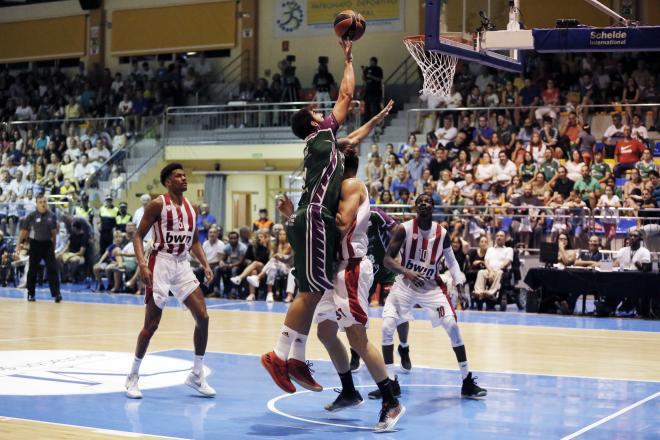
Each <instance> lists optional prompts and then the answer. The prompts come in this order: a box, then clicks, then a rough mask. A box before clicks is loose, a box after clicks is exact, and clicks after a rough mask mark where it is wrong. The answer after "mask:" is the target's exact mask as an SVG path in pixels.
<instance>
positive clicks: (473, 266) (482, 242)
mask: <svg viewBox="0 0 660 440" xmlns="http://www.w3.org/2000/svg"><path fill="white" fill-rule="evenodd" d="M487 251H488V237H486V236H485V235H481V236H479V237H478V240H477V246H476V247H473V248H471V249H470V250H469V251H468V253H467V263H466V269H465V278H466V280H467V283H468V284H469V285H470V286H471V287H472V293H473V294H474V282H475V281H476V280H477V273H478V272H479V271H480V270H482V269H485V268H486V263H485V262H484V259H485V258H486V252H487ZM475 299H476V297H475Z"/></svg>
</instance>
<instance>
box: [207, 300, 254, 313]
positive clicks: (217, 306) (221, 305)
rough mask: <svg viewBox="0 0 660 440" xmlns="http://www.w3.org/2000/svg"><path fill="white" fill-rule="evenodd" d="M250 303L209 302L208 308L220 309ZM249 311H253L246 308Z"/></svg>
mask: <svg viewBox="0 0 660 440" xmlns="http://www.w3.org/2000/svg"><path fill="white" fill-rule="evenodd" d="M248 304H250V303H244V302H236V303H229V304H211V305H210V306H209V305H208V304H207V305H206V308H207V309H219V308H220V307H233V306H243V305H248ZM246 311H247V312H251V311H252V310H246Z"/></svg>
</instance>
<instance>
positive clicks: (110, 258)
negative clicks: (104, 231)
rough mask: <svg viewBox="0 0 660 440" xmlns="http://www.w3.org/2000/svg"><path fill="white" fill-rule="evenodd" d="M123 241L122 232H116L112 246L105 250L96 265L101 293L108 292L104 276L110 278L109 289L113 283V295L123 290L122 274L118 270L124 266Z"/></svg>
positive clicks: (95, 276) (95, 272)
mask: <svg viewBox="0 0 660 440" xmlns="http://www.w3.org/2000/svg"><path fill="white" fill-rule="evenodd" d="M123 240H124V234H123V233H122V232H121V231H115V233H114V237H113V241H112V244H110V246H108V247H107V248H106V249H105V251H104V252H103V254H101V256H100V257H99V261H97V263H96V264H95V265H94V268H93V272H94V278H95V279H96V282H97V283H98V286H99V290H100V291H103V290H106V288H105V286H103V281H102V280H101V277H102V276H103V275H104V274H105V275H106V276H107V277H108V289H110V283H111V282H112V290H111V291H112V293H117V292H119V290H120V289H121V272H119V271H117V270H116V269H117V268H118V267H119V266H120V265H121V264H122V257H121V245H122V242H123Z"/></svg>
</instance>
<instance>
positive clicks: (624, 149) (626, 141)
mask: <svg viewBox="0 0 660 440" xmlns="http://www.w3.org/2000/svg"><path fill="white" fill-rule="evenodd" d="M630 134H631V130H630V127H628V126H624V127H623V139H621V140H620V141H619V142H617V143H616V147H615V149H614V158H615V160H616V165H614V177H615V178H617V179H618V178H620V177H621V176H622V175H623V174H624V172H625V171H626V170H630V169H632V168H635V164H636V163H637V162H638V161H639V159H640V157H641V155H642V152H643V151H644V145H642V143H641V142H640V141H638V140H637V139H633V138H632V137H631V136H630Z"/></svg>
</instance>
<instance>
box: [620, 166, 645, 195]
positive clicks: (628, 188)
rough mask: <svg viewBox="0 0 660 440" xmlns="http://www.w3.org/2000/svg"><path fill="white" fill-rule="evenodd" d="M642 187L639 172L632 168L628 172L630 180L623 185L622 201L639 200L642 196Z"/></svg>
mask: <svg viewBox="0 0 660 440" xmlns="http://www.w3.org/2000/svg"><path fill="white" fill-rule="evenodd" d="M643 186H644V182H643V181H642V176H641V175H640V174H639V170H638V169H637V168H633V169H632V170H630V179H629V180H628V181H626V183H625V184H624V185H623V196H624V199H629V198H634V199H639V198H640V196H641V195H642V187H643Z"/></svg>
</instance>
